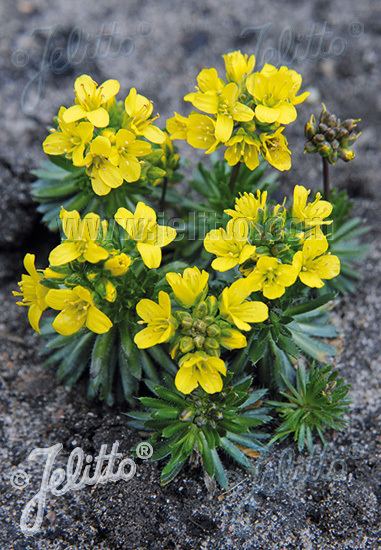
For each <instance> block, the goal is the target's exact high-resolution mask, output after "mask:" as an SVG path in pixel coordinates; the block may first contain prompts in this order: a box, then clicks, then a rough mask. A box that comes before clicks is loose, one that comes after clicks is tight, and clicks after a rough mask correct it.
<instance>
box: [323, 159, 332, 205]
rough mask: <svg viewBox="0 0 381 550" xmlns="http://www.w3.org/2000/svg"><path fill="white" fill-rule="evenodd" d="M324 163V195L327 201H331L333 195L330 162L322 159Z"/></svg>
mask: <svg viewBox="0 0 381 550" xmlns="http://www.w3.org/2000/svg"><path fill="white" fill-rule="evenodd" d="M322 161H323V194H324V198H325V199H326V200H329V196H330V194H331V189H330V183H329V163H328V160H327V159H326V158H324V157H322Z"/></svg>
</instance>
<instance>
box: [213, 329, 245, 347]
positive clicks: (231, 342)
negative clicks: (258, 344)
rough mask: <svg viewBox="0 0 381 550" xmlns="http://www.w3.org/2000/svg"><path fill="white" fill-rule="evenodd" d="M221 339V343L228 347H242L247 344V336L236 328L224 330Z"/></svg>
mask: <svg viewBox="0 0 381 550" xmlns="http://www.w3.org/2000/svg"><path fill="white" fill-rule="evenodd" d="M219 340H220V344H221V345H222V346H223V347H224V348H226V349H241V348H244V347H246V345H247V340H246V336H244V335H243V334H242V333H241V332H239V331H238V330H235V329H227V330H226V331H224V332H223V333H222V335H221V336H220V338H219Z"/></svg>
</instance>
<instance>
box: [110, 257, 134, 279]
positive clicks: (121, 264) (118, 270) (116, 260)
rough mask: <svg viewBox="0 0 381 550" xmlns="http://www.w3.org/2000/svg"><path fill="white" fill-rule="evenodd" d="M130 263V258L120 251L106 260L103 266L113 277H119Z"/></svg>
mask: <svg viewBox="0 0 381 550" xmlns="http://www.w3.org/2000/svg"><path fill="white" fill-rule="evenodd" d="M131 263H132V259H131V258H130V256H127V254H124V252H122V253H120V254H116V255H115V256H112V257H111V258H109V259H108V260H106V262H105V268H106V269H107V270H108V271H110V273H111V274H112V275H114V277H120V276H121V275H125V273H127V271H128V270H129V268H130V265H131Z"/></svg>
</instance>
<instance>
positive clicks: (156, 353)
mask: <svg viewBox="0 0 381 550" xmlns="http://www.w3.org/2000/svg"><path fill="white" fill-rule="evenodd" d="M147 352H148V354H149V355H150V356H151V357H152V358H153V359H154V360H155V361H156V362H157V363H158V364H159V365H160V366H161V367H162V368H163V369H165V370H166V371H167V372H169V373H170V374H176V372H177V367H176V365H175V364H174V363H173V361H172V359H171V358H170V356H169V355H168V354H167V353H166V352H165V351H164V350H163V348H162V347H161V346H160V345H158V346H154V347H153V348H149V349H148V350H147Z"/></svg>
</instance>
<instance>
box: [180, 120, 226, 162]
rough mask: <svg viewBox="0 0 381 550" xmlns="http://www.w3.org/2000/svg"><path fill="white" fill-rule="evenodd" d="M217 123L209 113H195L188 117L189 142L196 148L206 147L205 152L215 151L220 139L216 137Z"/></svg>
mask: <svg viewBox="0 0 381 550" xmlns="http://www.w3.org/2000/svg"><path fill="white" fill-rule="evenodd" d="M215 134H216V123H215V121H214V120H213V119H212V118H210V117H209V116H207V115H199V114H197V113H193V114H191V115H189V117H188V131H187V142H188V143H189V145H191V146H192V147H195V148H196V149H206V151H205V154H207V155H209V154H210V153H213V152H214V151H215V150H216V149H217V147H218V145H219V141H218V139H216V135H215Z"/></svg>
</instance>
